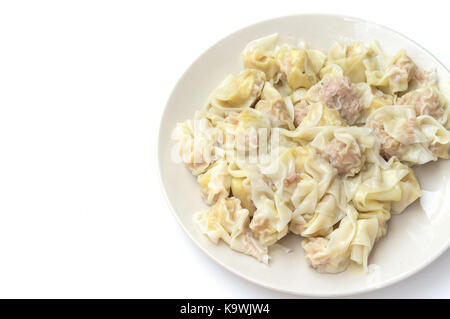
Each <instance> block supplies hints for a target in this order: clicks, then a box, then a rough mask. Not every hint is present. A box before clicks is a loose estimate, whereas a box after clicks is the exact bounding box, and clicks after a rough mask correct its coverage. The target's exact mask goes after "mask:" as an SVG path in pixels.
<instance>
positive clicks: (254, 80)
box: [210, 69, 266, 109]
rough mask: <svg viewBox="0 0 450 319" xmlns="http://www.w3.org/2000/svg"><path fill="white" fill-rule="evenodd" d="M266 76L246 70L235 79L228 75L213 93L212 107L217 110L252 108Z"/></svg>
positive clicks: (256, 71)
mask: <svg viewBox="0 0 450 319" xmlns="http://www.w3.org/2000/svg"><path fill="white" fill-rule="evenodd" d="M265 79H266V76H265V74H264V72H262V71H259V70H256V69H247V70H244V71H243V72H241V73H240V74H239V75H238V76H237V77H235V76H233V75H229V76H228V77H227V78H226V79H225V80H224V81H223V82H222V84H221V85H220V86H219V87H218V88H217V89H215V90H214V91H213V93H212V94H211V97H210V103H211V104H212V106H215V107H219V108H232V109H243V108H246V107H250V106H252V105H253V104H254V103H255V102H256V100H257V99H258V98H259V96H260V95H261V91H262V89H263V87H264V82H265Z"/></svg>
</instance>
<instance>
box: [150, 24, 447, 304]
mask: <svg viewBox="0 0 450 319" xmlns="http://www.w3.org/2000/svg"><path fill="white" fill-rule="evenodd" d="M275 32H277V33H280V34H283V35H288V36H295V37H297V38H299V39H302V40H304V41H305V42H306V43H309V44H310V45H311V46H312V47H315V48H319V49H322V50H328V48H329V47H330V46H331V44H332V43H333V42H335V41H343V42H349V41H356V40H361V41H370V40H378V41H379V42H380V44H381V46H382V48H383V49H384V50H385V51H386V52H389V53H394V52H396V51H397V50H399V49H401V48H405V49H406V50H407V52H408V55H409V56H410V57H411V58H412V59H413V60H414V61H415V62H416V63H417V64H418V65H419V67H422V68H431V67H435V68H437V71H438V75H439V78H440V79H441V80H442V79H444V78H445V79H448V71H447V70H446V69H445V67H444V66H442V65H441V64H440V63H439V62H438V61H437V60H436V59H435V58H434V57H433V56H432V55H431V54H430V53H428V52H427V51H425V50H424V49H423V48H421V47H420V46H418V45H417V44H416V43H414V42H413V41H411V40H409V39H407V38H405V37H404V36H402V35H400V34H398V33H396V32H394V31H392V30H390V29H387V28H385V27H382V26H379V25H376V24H373V23H369V22H366V21H361V20H358V19H354V18H348V17H342V16H332V15H295V16H288V17H282V18H277V19H273V20H269V21H264V22H261V23H258V24H255V25H252V26H249V27H247V28H245V29H242V30H240V31H237V32H235V33H233V34H231V35H230V36H228V37H226V38H225V39H223V40H221V41H219V42H218V43H217V44H215V45H214V46H213V47H211V48H210V49H209V50H207V51H206V52H205V53H203V54H202V55H201V56H200V57H199V58H198V59H197V60H196V61H195V62H194V63H193V64H192V65H191V67H190V68H189V69H188V70H187V71H186V72H185V73H184V75H183V76H182V77H181V79H180V80H179V82H178V84H177V85H176V87H175V89H174V90H173V92H172V95H171V96H170V98H169V101H168V103H167V106H166V109H165V112H164V115H163V117H162V120H161V127H160V135H159V146H158V148H159V149H158V151H159V166H160V175H161V179H162V183H163V187H164V191H165V193H166V196H167V199H168V202H169V204H170V206H171V208H172V211H173V212H174V213H175V216H176V217H177V219H178V221H179V222H180V224H181V225H182V227H183V228H184V230H185V231H186V232H187V233H188V234H189V236H190V237H191V238H192V240H193V241H194V242H195V243H196V244H197V245H198V246H199V247H200V248H201V249H202V250H203V251H204V252H205V253H206V254H208V255H209V256H210V257H211V258H213V259H214V260H215V261H217V262H218V263H219V264H221V265H222V266H224V267H225V268H227V269H228V270H230V271H232V272H233V273H235V274H237V275H239V276H241V277H243V278H245V279H248V280H250V281H252V282H254V283H257V284H260V285H262V286H264V287H268V288H272V289H276V290H279V291H283V292H289V293H294V294H300V295H308V296H342V295H350V294H356V293H362V292H367V291H371V290H374V289H378V288H381V287H385V286H387V285H390V284H393V283H395V282H397V281H399V280H402V279H404V278H406V277H408V276H411V275H412V274H414V273H415V272H417V271H419V270H420V269H422V268H424V267H425V266H427V265H428V264H429V263H431V262H432V261H433V260H435V259H436V258H437V257H438V256H439V255H441V254H442V253H443V252H444V251H445V250H446V249H447V247H448V246H449V244H450V205H448V203H449V201H448V197H449V196H450V183H449V179H450V160H449V161H446V160H441V161H439V162H435V163H430V164H428V165H425V166H422V167H420V168H417V169H415V171H416V173H417V176H418V178H419V180H420V184H421V187H422V189H423V196H422V197H421V198H420V200H417V201H416V202H415V203H413V204H412V205H411V206H410V207H409V208H408V209H407V210H406V211H405V212H404V213H403V214H401V215H398V216H393V218H392V219H391V221H390V223H389V229H388V234H387V236H386V237H384V238H382V239H381V240H380V241H379V242H377V244H376V245H375V248H374V250H373V252H372V255H371V257H370V263H371V265H370V267H369V270H370V272H369V273H368V274H366V275H355V274H351V273H350V272H345V273H341V274H337V275H328V274H319V273H318V272H316V271H314V270H313V269H311V268H310V267H309V266H308V265H307V263H306V261H305V259H304V257H303V250H302V249H301V247H300V238H299V237H296V236H287V237H286V238H284V239H283V240H282V243H283V244H284V245H285V246H288V247H290V248H292V249H293V250H294V251H293V252H292V253H289V254H284V253H282V252H281V251H278V252H277V251H275V252H274V253H273V254H272V260H271V263H270V265H268V266H267V265H264V264H262V263H259V262H258V261H257V260H256V259H253V258H251V257H248V256H245V255H243V254H240V253H237V252H234V251H232V250H231V249H230V248H229V247H227V246H226V245H225V244H223V243H221V244H219V245H217V246H216V245H214V244H212V243H211V242H210V241H209V240H208V239H207V237H206V236H204V235H202V234H201V233H200V231H199V229H198V228H197V226H196V225H195V224H194V222H193V218H192V216H193V214H194V212H197V211H199V210H201V209H204V208H205V207H206V205H205V204H204V203H203V201H202V199H201V198H200V192H199V186H198V185H197V182H196V179H195V178H194V177H193V176H192V175H191V173H190V172H189V171H188V169H187V168H186V167H184V165H183V164H179V163H174V162H173V161H172V159H171V152H172V147H173V145H174V142H173V141H172V140H171V133H172V131H173V129H174V127H175V124H176V123H177V122H181V121H184V120H186V119H188V118H192V117H193V115H194V112H195V110H197V109H200V108H201V107H202V106H203V105H204V104H205V102H206V100H207V97H208V95H209V93H210V92H211V91H212V90H213V89H214V88H215V87H216V86H217V85H218V84H220V83H221V81H222V80H223V79H224V78H225V76H226V75H228V74H229V73H237V72H238V71H239V70H241V69H242V64H241V60H240V53H241V51H242V49H243V48H244V47H245V45H246V44H247V43H248V42H249V41H251V40H254V39H257V38H259V37H262V36H266V35H269V34H272V33H275Z"/></svg>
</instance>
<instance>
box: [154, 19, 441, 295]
mask: <svg viewBox="0 0 450 319" xmlns="http://www.w3.org/2000/svg"><path fill="white" fill-rule="evenodd" d="M295 17H297V18H302V17H318V18H338V19H342V20H348V21H353V22H357V23H363V24H367V25H372V26H376V27H378V28H381V29H385V30H387V31H389V32H392V33H394V34H396V35H398V36H400V37H402V38H404V39H406V40H408V41H409V42H411V43H413V44H414V45H415V46H416V47H417V48H418V49H420V50H421V51H422V52H423V53H425V54H426V55H428V56H429V57H430V58H431V59H432V60H433V62H434V63H435V64H436V65H439V66H441V67H442V68H443V69H444V70H445V71H447V73H450V72H449V70H448V69H447V67H446V66H445V65H444V64H443V63H441V62H440V61H439V60H438V59H437V58H436V57H435V56H434V55H433V54H432V53H431V52H430V51H428V50H427V49H425V48H424V47H423V46H421V45H420V44H419V43H417V42H416V41H414V40H412V39H411V38H409V37H407V36H406V35H404V34H402V33H400V32H398V31H396V30H394V29H391V28H389V27H387V26H385V25H382V24H379V23H376V22H373V21H370V20H366V19H362V18H358V17H353V16H349V15H341V14H330V13H300V14H291V15H282V16H277V17H274V18H271V19H265V20H260V21H257V22H255V23H252V24H249V25H246V26H244V27H242V28H239V29H237V30H234V31H233V32H231V33H229V34H227V35H226V36H224V37H222V38H221V39H219V40H217V41H216V42H214V43H213V44H212V45H210V46H209V47H208V48H207V49H206V50H204V51H203V52H202V53H201V54H200V55H198V56H197V57H196V58H195V59H194V60H193V61H192V62H191V63H190V64H189V65H188V67H187V68H186V69H185V70H184V72H183V73H182V74H181V75H180V77H179V78H178V80H177V81H176V83H175V85H174V86H173V88H172V90H171V92H170V95H169V97H168V98H167V102H166V104H165V105H164V110H163V112H162V114H161V116H160V121H159V127H158V135H157V152H156V157H157V161H156V162H157V172H158V179H159V183H160V185H161V188H162V193H163V197H164V199H165V201H166V204H167V205H168V207H169V210H170V211H171V213H172V215H173V216H174V217H175V220H176V221H177V222H178V224H179V226H181V228H182V229H183V231H184V232H185V233H186V234H187V235H188V237H189V238H190V240H191V241H192V242H194V243H195V245H196V246H197V247H198V248H200V250H201V251H202V252H203V253H204V254H206V255H207V256H208V257H209V258H211V259H212V260H214V261H215V262H216V263H217V264H218V265H220V266H221V267H223V268H225V269H226V270H228V271H229V272H231V273H233V274H234V275H236V276H238V277H240V278H243V279H245V280H247V281H249V282H251V283H253V284H256V285H258V286H260V287H264V288H266V289H270V290H273V291H277V292H281V293H285V294H289V295H292V296H302V297H322V298H330V297H345V296H354V295H359V294H363V293H369V292H373V291H376V290H380V289H382V288H387V287H389V286H392V285H394V284H396V283H399V282H400V281H403V280H405V279H407V278H409V277H411V276H413V275H415V274H417V273H419V272H420V271H421V270H423V269H425V268H426V267H428V266H429V265H430V264H431V263H433V262H434V261H436V260H437V259H438V258H439V257H440V256H442V254H443V253H444V252H445V251H447V249H448V248H449V247H450V236H449V238H448V239H447V242H446V243H445V244H444V245H442V247H441V248H440V249H439V250H438V251H437V252H436V253H435V254H434V255H433V256H431V257H430V258H428V259H426V260H425V261H424V262H422V263H420V264H418V265H417V266H415V267H413V268H412V269H410V270H409V271H406V272H403V273H401V274H399V275H397V276H395V277H393V278H390V279H388V280H386V281H384V282H382V283H380V284H377V285H374V286H369V287H362V288H357V289H353V290H350V291H346V290H343V291H342V292H333V293H327V292H320V293H314V292H308V291H297V290H289V289H283V288H279V287H274V286H271V285H269V284H265V283H262V282H260V281H258V280H256V279H253V278H251V277H248V276H246V275H245V274H243V273H241V272H239V271H237V270H235V269H233V268H231V267H230V266H229V265H227V264H226V263H225V262H222V261H221V260H219V258H217V257H216V256H214V255H212V254H210V253H209V252H208V251H207V250H206V248H204V247H202V245H200V243H199V242H198V241H197V240H196V239H195V238H194V237H193V235H192V234H191V233H190V232H189V231H188V230H187V229H186V227H185V226H184V224H183V223H182V221H181V220H180V217H179V216H178V214H177V213H176V211H175V208H174V207H173V206H172V203H171V202H170V200H169V197H168V195H167V192H168V190H167V188H166V183H165V182H164V178H163V176H162V174H161V167H162V165H163V164H162V155H161V154H162V135H163V134H162V133H163V132H162V130H163V123H164V119H165V118H166V115H167V113H168V105H169V103H170V101H171V100H172V98H173V96H174V93H175V91H176V89H177V88H178V86H179V85H180V83H181V80H182V79H183V78H184V77H185V75H186V73H187V72H188V70H190V69H191V68H192V66H193V65H194V64H196V63H198V61H199V60H201V58H202V57H203V56H204V55H206V54H207V53H208V52H209V51H210V50H211V49H212V48H213V47H215V46H216V45H218V44H219V43H221V42H223V41H225V40H226V39H228V38H231V37H234V36H236V34H238V33H240V32H242V31H244V30H246V29H248V28H250V27H255V26H257V25H259V24H264V23H268V22H275V21H276V20H282V19H291V18H295Z"/></svg>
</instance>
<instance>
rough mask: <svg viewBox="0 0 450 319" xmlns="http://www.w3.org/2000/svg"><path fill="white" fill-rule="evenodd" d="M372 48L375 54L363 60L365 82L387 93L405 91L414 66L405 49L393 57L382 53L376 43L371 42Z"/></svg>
mask: <svg viewBox="0 0 450 319" xmlns="http://www.w3.org/2000/svg"><path fill="white" fill-rule="evenodd" d="M373 50H374V51H375V52H376V55H374V56H372V57H371V58H368V59H366V60H365V61H364V65H365V66H366V77H367V83H368V84H370V85H373V86H375V87H377V88H379V89H380V90H382V91H383V92H385V93H389V94H393V93H397V92H403V91H406V90H407V89H408V84H409V81H410V80H411V79H412V78H413V76H414V72H415V69H416V66H415V64H414V62H413V61H412V60H411V59H410V58H409V57H408V56H407V55H406V52H405V50H400V51H399V52H398V53H397V55H395V56H394V57H390V56H388V55H386V54H384V53H383V52H382V51H381V48H380V47H379V45H378V44H377V43H373Z"/></svg>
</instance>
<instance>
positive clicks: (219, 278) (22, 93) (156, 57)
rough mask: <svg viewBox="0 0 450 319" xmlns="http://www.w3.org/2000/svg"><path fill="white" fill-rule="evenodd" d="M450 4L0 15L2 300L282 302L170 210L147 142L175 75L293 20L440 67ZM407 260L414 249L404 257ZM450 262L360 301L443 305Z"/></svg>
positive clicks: (166, 7) (186, 6) (221, 4)
mask: <svg viewBox="0 0 450 319" xmlns="http://www.w3.org/2000/svg"><path fill="white" fill-rule="evenodd" d="M444 6H445V1H430V0H427V1H420V2H419V1H418V2H417V3H415V2H413V1H379V0H377V1H351V2H350V1H324V0H321V1H280V0H272V1H261V0H260V1H243V0H239V1H230V0H227V1H201V2H200V1H179V2H174V1H39V2H38V1H29V2H24V1H8V2H6V1H5V2H1V4H0V297H42V298H47V297H59V298H66V297H76V298H77V297H85V298H91V297H103V298H108V297H117V298H120V297H122V298H131V297H134V298H144V297H146V298H157V297H166V298H205V297H209V298H216V297H223V298H228V297H236V298H258V297H259V298H266V297H267V298H270V297H271V298H289V297H291V296H289V295H284V294H281V293H277V292H273V291H270V290H267V289H265V288H261V287H259V286H256V285H254V284H251V283H248V282H246V281H244V280H243V279H240V278H238V277H236V276H235V275H233V274H231V273H228V272H227V271H226V270H224V269H222V268H221V267H220V266H218V265H217V264H215V263H214V262H213V261H211V260H210V259H209V258H208V257H207V256H206V255H204V254H203V253H202V252H201V251H200V249H198V248H197V247H196V246H195V245H194V244H193V243H192V242H191V241H190V240H189V239H188V237H187V235H186V234H184V232H183V231H182V229H181V227H180V226H179V225H178V224H177V223H176V221H175V218H174V217H173V216H172V214H171V212H170V211H169V209H168V206H167V204H166V202H165V199H164V197H163V194H162V190H161V187H160V184H159V178H158V171H157V165H156V141H157V132H158V126H159V121H160V117H161V114H162V111H163V108H164V105H165V103H166V100H167V98H168V96H169V94H170V92H171V90H172V88H173V87H174V85H175V83H176V81H177V80H178V78H179V77H180V76H181V74H182V73H183V72H184V70H185V69H186V68H187V67H188V66H189V65H190V63H192V61H193V60H194V59H195V58H196V57H198V56H199V55H200V54H201V53H202V52H203V51H204V50H205V49H207V48H208V47H209V46H211V45H213V44H214V43H215V42H216V41H218V40H219V39H221V38H223V37H224V36H226V35H228V34H229V33H231V32H233V31H236V30H238V29H240V28H242V27H245V26H247V25H249V24H252V23H254V22H258V21H261V20H265V19H269V18H273V17H278V16H282V15H288V14H296V13H317V12H325V13H335V14H345V15H350V16H355V17H360V18H365V19H368V20H371V21H374V22H377V23H380V24H383V25H386V26H388V27H390V28H393V29H394V30H397V31H399V32H401V33H404V34H405V35H407V36H408V37H410V38H412V39H413V40H415V41H417V42H418V43H420V44H421V45H422V46H424V47H425V48H427V49H428V50H430V51H431V52H432V53H433V54H434V55H435V56H436V57H437V58H438V59H440V60H441V61H442V62H443V63H444V64H445V65H446V66H447V68H450V44H449V43H450V42H449V41H448V34H447V33H448V30H449V27H450V23H449V19H448V10H447V9H446V8H445V7H444ZM411 249H412V251H413V249H414V247H411ZM449 269H450V251H448V252H446V253H445V254H444V255H443V256H442V257H441V258H439V259H438V260H437V261H436V262H434V263H433V264H432V265H431V266H429V267H428V268H426V269H425V270H423V271H421V272H420V273H419V274H417V275H415V276H413V277H411V278H409V279H407V280H406V281H403V282H401V283H399V284H396V285H394V286H392V287H389V288H385V289H382V290H379V291H377V292H373V293H370V294H365V295H361V296H360V297H369V298H379V297H384V298H401V297H412V298H423V297H426V298H429V297H438V298H439V297H446V298H449V297H450V270H449Z"/></svg>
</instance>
